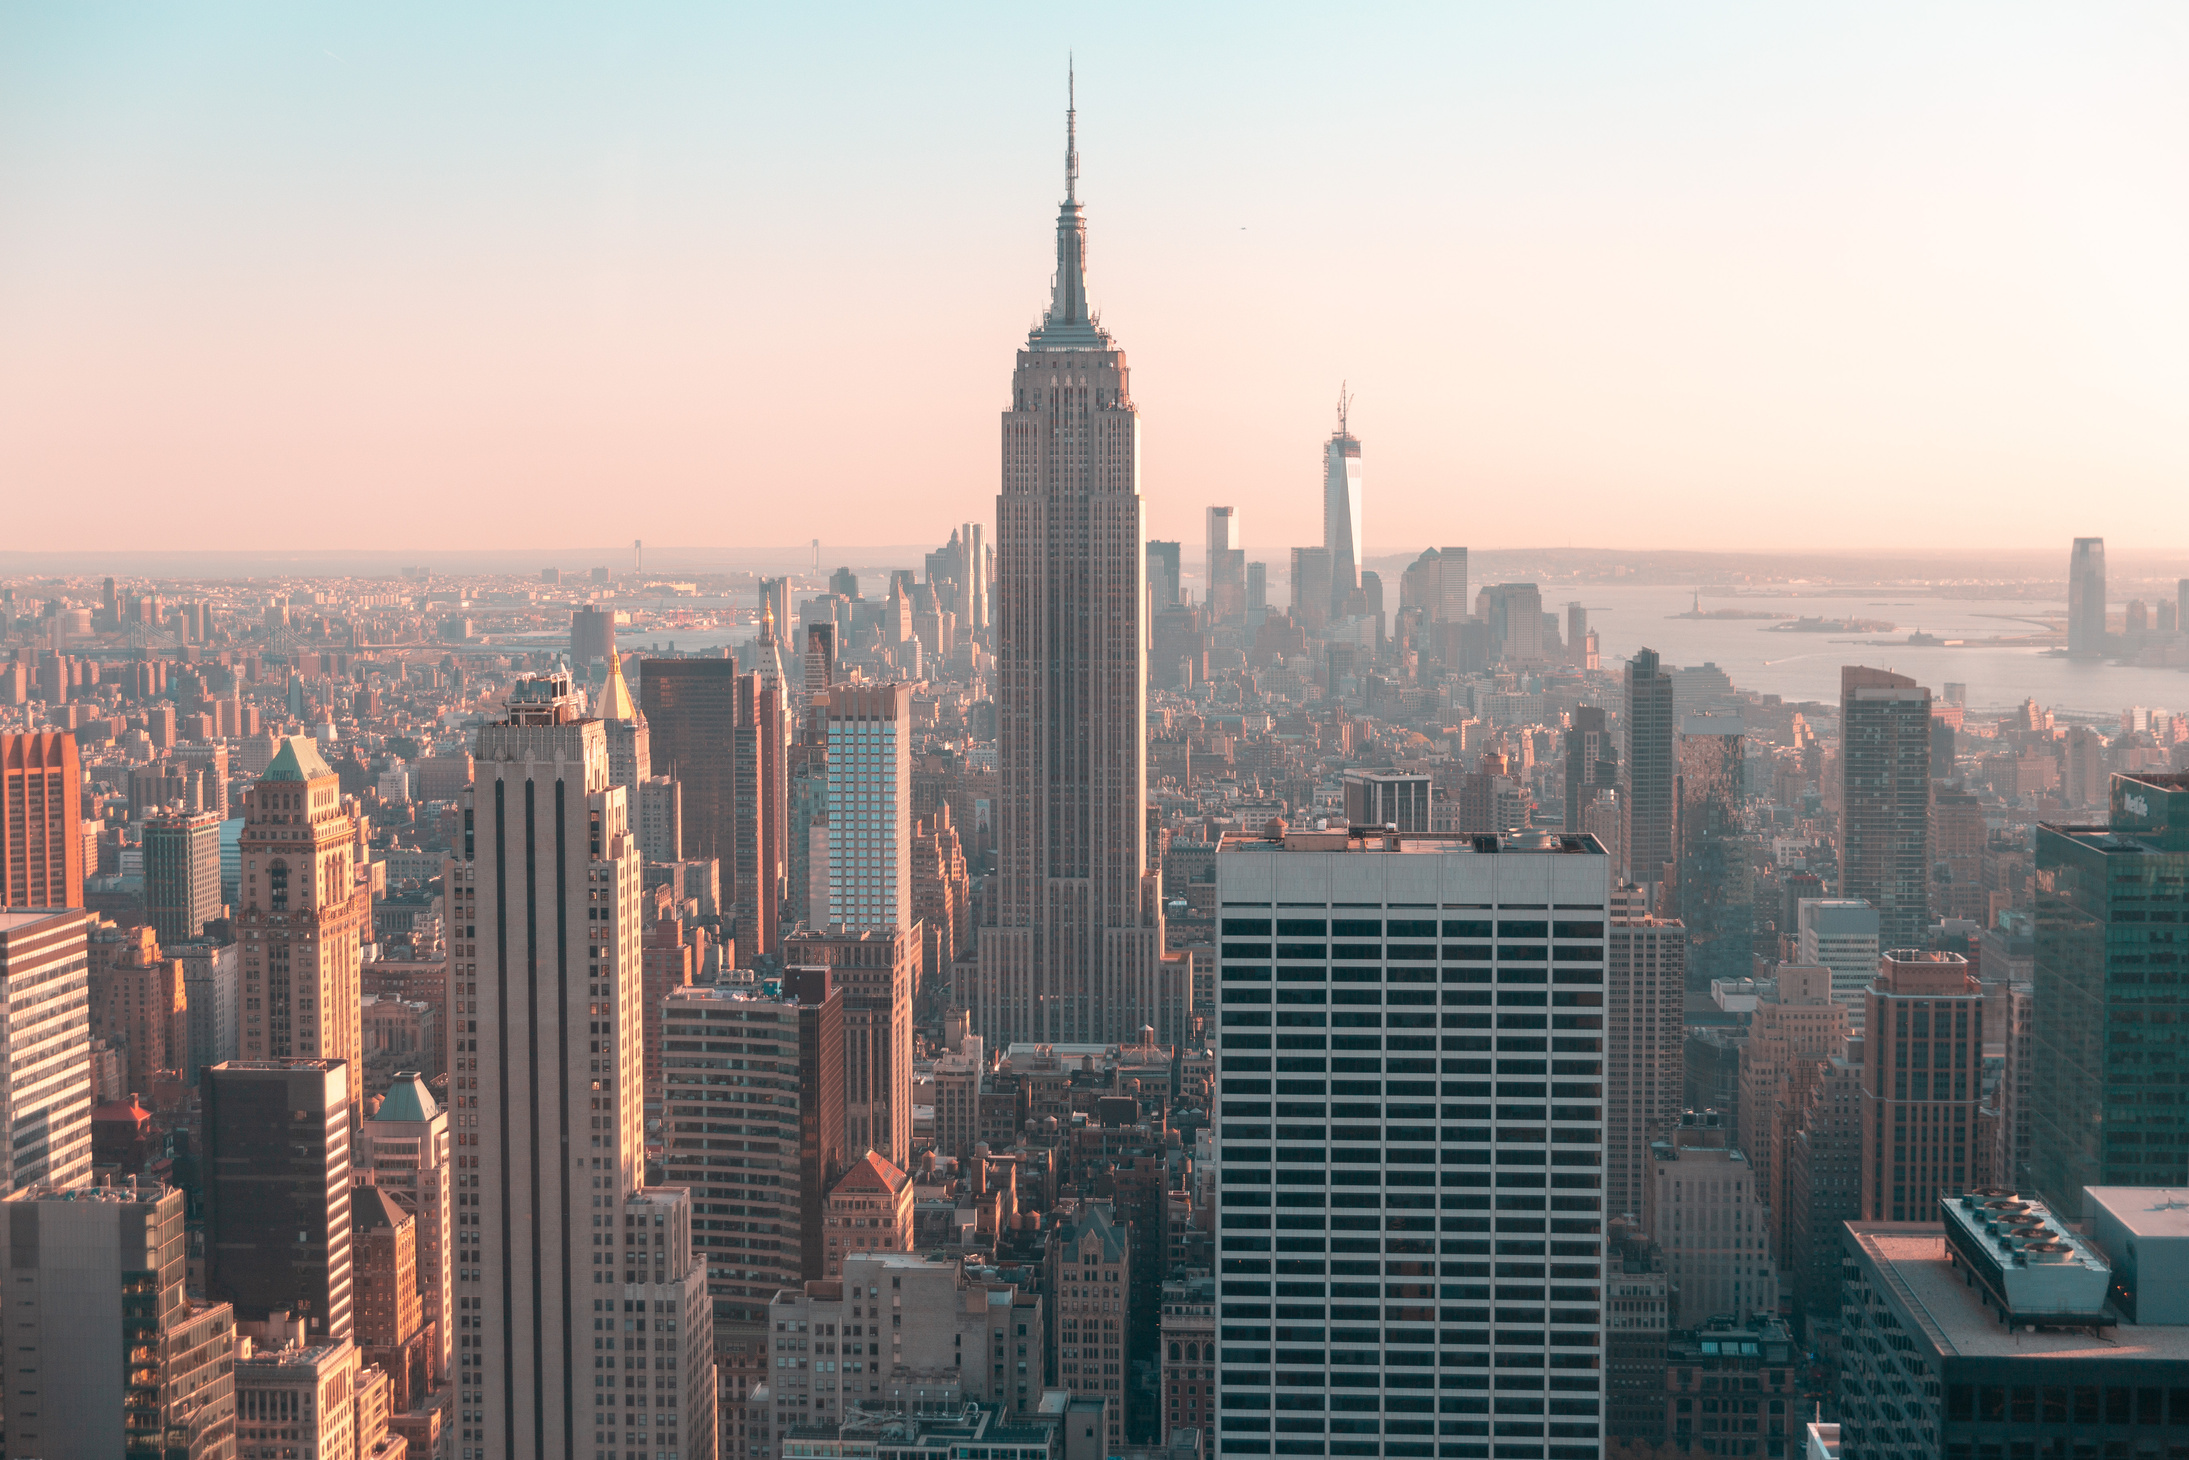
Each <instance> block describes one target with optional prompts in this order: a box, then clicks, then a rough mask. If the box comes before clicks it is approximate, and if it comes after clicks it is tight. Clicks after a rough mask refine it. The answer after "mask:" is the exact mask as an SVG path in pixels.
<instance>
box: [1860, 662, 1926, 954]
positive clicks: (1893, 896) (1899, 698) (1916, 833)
mask: <svg viewBox="0 0 2189 1460" xmlns="http://www.w3.org/2000/svg"><path fill="white" fill-rule="evenodd" d="M1839 754H1840V816H1839V895H1840V896H1841V897H1859V898H1862V899H1863V900H1865V901H1867V902H1868V903H1869V904H1870V906H1872V907H1874V908H1876V909H1877V939H1878V944H1877V945H1878V947H1879V948H1881V949H1885V950H1888V951H1889V950H1891V949H1895V948H1920V947H1922V946H1923V937H1924V931H1925V929H1926V928H1927V927H1928V926H1929V924H1930V871H1931V856H1930V846H1931V828H1930V822H1931V692H1930V691H1929V690H1927V689H1924V688H1922V687H1920V686H1919V685H1917V684H1916V682H1915V681H1914V680H1912V679H1910V678H1908V677H1907V676H1906V675H1904V674H1894V673H1892V672H1890V671H1889V670H1884V669H1865V668H1862V667H1860V666H1859V665H1853V664H1850V665H1848V666H1846V667H1845V668H1843V669H1841V670H1840V672H1839Z"/></svg>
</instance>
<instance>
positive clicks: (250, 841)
mask: <svg viewBox="0 0 2189 1460" xmlns="http://www.w3.org/2000/svg"><path fill="white" fill-rule="evenodd" d="M240 841H241V845H240V848H239V855H240V857H241V860H242V863H243V869H242V870H243V879H242V888H241V898H242V904H241V911H240V912H239V914H238V916H237V918H236V923H237V928H236V932H237V936H238V941H239V942H240V943H241V944H242V945H243V1027H242V1029H241V1030H240V1031H239V1034H238V1037H237V1040H236V1047H237V1049H238V1050H239V1051H240V1056H241V1058H243V1059H247V1060H264V1059H338V1060H341V1061H342V1062H343V1063H344V1064H346V1065H348V1066H349V1089H351V1090H353V1091H356V1090H362V1089H364V1088H365V1087H364V1069H363V1066H362V1064H361V1060H362V1058H363V1053H364V1028H363V1013H362V1010H363V997H362V992H363V991H362V988H361V985H360V978H361V973H360V969H361V967H362V965H363V962H364V956H363V946H362V945H363V939H364V933H365V929H366V928H367V927H368V926H370V920H371V916H372V891H371V888H370V886H369V885H368V884H366V883H364V882H361V881H360V880H359V879H358V876H357V861H356V848H357V818H356V816H355V815H354V814H353V813H352V812H351V811H350V809H349V808H348V807H347V806H346V805H344V804H343V800H342V784H341V781H340V780H339V779H338V778H337V777H336V775H335V773H334V771H333V769H332V768H330V767H329V766H328V764H327V763H326V761H324V760H322V759H321V758H320V755H319V749H318V747H317V746H315V745H313V744H312V742H311V741H309V740H306V739H304V738H302V737H301V736H290V737H287V738H285V739H283V740H282V742H281V743H280V745H279V747H278V748H277V749H276V750H275V753H274V758H273V761H272V762H271V763H270V764H269V765H268V766H267V767H266V771H265V773H264V774H263V775H261V776H260V777H259V779H258V784H257V785H255V786H253V787H252V788H251V789H250V790H249V791H246V792H245V793H244V797H243V833H242V836H241V839H240Z"/></svg>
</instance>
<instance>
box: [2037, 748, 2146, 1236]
mask: <svg viewBox="0 0 2189 1460" xmlns="http://www.w3.org/2000/svg"><path fill="white" fill-rule="evenodd" d="M2185 879H2189V777H2185V776H2181V775H2149V774H2138V775H2116V776H2115V777H2113V782H2112V806H2111V812H2110V816H2109V825H2108V827H2107V828H2106V829H2104V830H2094V829H2089V828H2079V827H2061V826H2049V825H2044V826H2040V827H2039V828H2038V829H2037V889H2038V891H2037V947H2036V964H2035V968H2034V970H2033V975H2032V988H2031V1001H2032V1009H2031V1020H2032V1030H2031V1042H2032V1050H2031V1054H2032V1065H2033V1068H2034V1076H2035V1083H2036V1088H2037V1090H2038V1091H2039V1092H2040V1098H2039V1099H2037V1100H2035V1101H2034V1102H2032V1103H2031V1104H2030V1106H2029V1108H2028V1111H2027V1120H2028V1122H2029V1126H2030V1153H2029V1159H2030V1164H2031V1168H2032V1170H2033V1173H2034V1175H2035V1177H2036V1189H2037V1191H2038V1192H2039V1193H2040V1194H2042V1195H2043V1197H2044V1198H2045V1200H2046V1201H2048V1202H2051V1203H2052V1204H2053V1205H2054V1206H2055V1207H2056V1208H2057V1209H2058V1210H2060V1211H2063V1212H2066V1213H2067V1214H2068V1215H2070V1216H2078V1215H2080V1214H2081V1211H2082V1189H2083V1188H2084V1187H2086V1186H2128V1185H2136V1186H2167V1185H2176V1186H2178V1185H2184V1184H2189V1126H2185V1125H2183V1124H2182V1117H2181V1116H2180V1115H2179V1114H2177V1113H2176V1111H2175V1109H2172V1108H2169V1107H2170V1106H2171V1105H2172V1102H2173V1101H2174V1100H2176V1099H2178V1098H2179V1097H2178V1096H2177V1095H2176V1094H2174V1091H2175V1090H2176V1088H2177V1087H2178V1086H2179V1085H2180V1084H2181V1083H2182V1082H2183V1080H2184V1079H2185V1078H2189V1046H2184V1045H2182V1044H2180V1043H2178V1042H2176V1041H2174V1040H2172V1039H2170V1038H2169V1037H2168V1036H2167V1034H2166V1032H2165V1030H2164V1026H2165V1025H2166V1024H2167V1023H2168V1022H2170V1021H2171V1020H2172V1019H2173V1018H2174V1017H2176V1016H2175V1015H2174V1014H2173V1013H2172V1012H2171V1011H2172V1010H2173V1009H2174V1008H2175V1007H2176V1006H2177V1005H2178V1003H2179V1001H2180V998H2181V988H2180V983H2181V979H2182V977H2183V974H2184V971H2185V969H2189V949H2184V947H2183V946H2182V944H2180V943H2179V942H2177V941H2176V934H2175V932H2174V929H2173V920H2174V919H2175V918H2176V917H2177V916H2178V915H2179V911H2178V910H2179V908H2180V906H2181V899H2182V888H2183V886H2184V885H2189V881H2185ZM2002 1032H2003V1031H2002Z"/></svg>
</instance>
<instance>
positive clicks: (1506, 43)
mask: <svg viewBox="0 0 2189 1460" xmlns="http://www.w3.org/2000/svg"><path fill="white" fill-rule="evenodd" d="M788 8H789V7H783V9H788ZM731 9H736V10H738V11H758V10H760V9H761V7H732V8H731ZM1785 9H1786V8H1784V7H1739V6H1719V5H1708V4H1704V5H1695V6H1684V7H1678V8H1677V9H1676V10H1668V9H1664V8H1652V7H1630V6H1606V7H1590V6H1555V7H1503V8H1492V7H1484V6H1475V7H1443V6H1439V7H1423V8H1419V9H1413V8H1386V9H1379V10H1377V11H1376V12H1374V14H1372V15H1370V16H1367V17H1360V16H1353V15H1349V14H1347V13H1346V12H1345V11H1344V10H1343V9H1342V8H1340V9H1332V8H1330V7H1328V6H1315V7H1300V8H1297V9H1287V8H1285V7H1269V6H1254V7H1239V8H1236V9H1232V10H1229V11H1224V12H1217V11H1201V12H1192V13H1181V12H1180V11H1179V9H1178V8H1177V7H1153V6H1151V7H1146V8H1132V7H1125V8H1121V9H1118V10H1116V11H1114V12H1112V11H1109V10H1106V11H1105V12H1104V18H1103V20H1102V23H1101V25H1100V26H1099V27H1096V26H1094V25H1092V24H1088V23H1085V22H1084V21H1083V22H1082V24H1081V27H1080V29H1082V30H1086V31H1097V30H1098V31H1099V33H1097V34H1074V33H1072V29H1071V26H1070V23H1069V21H1068V20H1067V19H1066V18H1064V17H1062V16H1050V15H1046V14H1044V15H1029V14H1027V13H1025V12H1023V10H1021V9H1018V8H996V9H994V10H983V11H979V12H971V11H968V12H965V13H964V14H963V15H962V16H961V17H960V18H956V19H950V20H944V21H937V20H934V19H933V18H931V17H925V16H922V17H918V18H913V17H910V16H908V15H902V14H898V13H896V12H894V11H888V10H875V11H852V12H839V13H836V14H832V15H820V14H809V13H805V12H803V11H801V13H798V14H752V15H747V14H736V15H731V14H726V13H724V8H718V7H697V6H694V7H690V8H688V9H686V8H679V7H676V6H667V7H659V8H655V7H648V8H647V9H646V10H645V12H644V13H643V14H631V13H626V12H624V11H621V10H610V9H606V8H602V9H600V10H598V11H594V12H588V13H586V14H582V15H570V14H560V15H555V16H548V17H543V16H542V15H540V14H538V13H536V12H535V10H534V9H532V8H529V7H526V8H518V7H510V8H507V9H502V8H497V7H492V6H488V7H483V8H472V7H465V8H464V9H463V11H462V13H460V14H452V13H445V12H444V11H443V10H441V9H437V8H430V7H424V6H419V7H402V6H395V7H387V8H381V7H374V8H371V9H369V10H368V9H356V10H345V11H334V10H319V9H315V10H313V11H311V12H310V13H302V12H294V11H282V10H266V9H257V8H254V9H249V10H243V9H236V10H227V9H223V8H221V7H219V6H209V7H206V8H204V9H199V8H197V7H192V8H190V9H188V10H187V11H185V10H171V11H160V10H151V11H136V12H115V11H108V10H94V9H90V8H86V7H51V6H49V7H11V8H9V9H7V10H6V11H4V12H0V197H5V198H6V199H7V203H6V205H5V206H4V207H0V482H5V484H6V495H5V501H6V503H7V511H6V515H5V518H4V519H0V520H4V521H5V523H6V529H5V531H4V532H0V547H4V548H8V549H20V550H36V549H57V548H80V547H82V546H84V545H86V544H87V543H106V544H111V545H113V546H115V547H134V548H154V547H169V546H171V547H212V546H224V547H243V548H250V547H265V548H283V547H300V548H302V547H331V546H338V545H345V544H354V545H359V546H371V547H391V548H392V547H403V546H409V545H418V546H422V547H445V548H467V547H488V546H497V547H521V546H531V545H542V546H546V545H558V546H560V545H575V544H582V543H589V542H598V543H601V544H603V545H606V544H612V543H619V542H622V543H627V542H628V540H629V539H630V538H632V537H634V536H641V537H644V538H646V539H647V540H648V542H649V543H650V544H651V543H659V544H661V545H663V546H664V547H666V546H669V545H671V544H687V545H700V544H707V545H735V546H746V547H752V546H763V545H775V544H791V543H802V542H804V541H805V540H806V539H808V538H811V537H814V536H819V537H821V538H823V539H824V540H826V541H830V542H846V543H881V542H916V541H921V540H927V539H933V540H936V541H940V540H941V538H942V537H944V536H946V535H947V533H948V531H949V528H950V526H951V525H952V524H954V523H956V522H958V521H960V520H962V519H966V518H978V519H982V520H988V519H990V518H992V515H993V506H994V502H993V499H994V492H995V481H996V458H997V447H996V439H997V412H998V411H999V410H1000V409H1001V408H1002V406H1003V404H1004V397H1005V390H1006V387H1007V384H1008V381H1009V375H1010V368H1011V356H1012V351H1013V350H1014V348H1015V347H1016V346H1017V344H1018V343H1019V342H1020V341H1021V340H1022V338H1023V335H1024V331H1025V329H1026V327H1027V325H1028V324H1029V323H1031V322H1032V320H1033V318H1034V316H1035V314H1036V313H1037V311H1038V310H1039V308H1040V306H1041V304H1042V302H1043V300H1044V298H1045V297H1046V291H1047V285H1048V278H1049V272H1050V263H1051V253H1050V250H1051V237H1052V233H1051V230H1052V220H1053V218H1054V214H1055V204H1056V199H1057V196H1058V194H1059V191H1060V187H1061V180H1060V176H1059V174H1060V170H1061V156H1060V154H1061V151H1062V138H1061V130H1062V116H1061V110H1062V89H1063V88H1062V81H1063V74H1062V73H1063V59H1064V53H1065V51H1066V49H1067V47H1074V46H1076V48H1077V51H1078V58H1079V75H1080V91H1079V96H1080V105H1081V113H1080V121H1081V145H1082V151H1083V154H1084V159H1085V161H1084V169H1083V185H1082V195H1083V197H1084V198H1085V199H1086V200H1087V203H1088V210H1089V217H1090V220H1091V224H1090V226H1091V234H1092V246H1091V259H1092V269H1091V274H1092V293H1093V296H1094V298H1095V300H1096V301H1097V303H1098V304H1099V305H1100V306H1101V307H1102V309H1103V312H1104V318H1105V322H1106V323H1107V324H1108V325H1109V326H1110V327H1111V328H1112V329H1113V330H1114V331H1115V333H1116V335H1117V337H1118V339H1119V341H1120V343H1121V344H1122V345H1123V346H1124V347H1125V349H1126V350H1127V351H1128V352H1129V356H1130V359H1131V362H1132V365H1133V393H1134V397H1135V399H1136V401H1137V403H1138V404H1139V407H1140V410H1141V415H1142V421H1143V427H1144V450H1143V458H1142V467H1143V487H1144V490H1145V493H1146V496H1147V500H1148V517H1149V532H1150V535H1151V536H1160V537H1178V538H1182V539H1184V540H1185V541H1186V542H1187V543H1188V544H1189V545H1191V546H1190V547H1189V555H1191V554H1192V552H1195V551H1197V545H1198V542H1199V537H1200V520H1201V509H1202V508H1203V506H1205V505H1206V504H1208V503H1210V502H1230V503H1233V504H1235V505H1237V506H1238V507H1239V508H1240V509H1241V512H1242V516H1243V521H1244V524H1245V538H1246V542H1247V544H1248V546H1249V548H1250V550H1251V552H1252V555H1253V556H1257V557H1268V558H1270V559H1271V560H1272V561H1279V560H1281V555H1282V552H1283V549H1284V547H1286V546H1288V545H1290V544H1293V543H1301V542H1312V541H1316V540H1318V539H1319V532H1320V516H1319V504H1318V500H1317V496H1316V486H1317V468H1318V456H1319V444H1320V442H1321V439H1322V438H1323V436H1324V435H1325V434H1326V433H1327V432H1328V430H1329V426H1330V421H1331V407H1332V403H1333V401H1334V398H1335V397H1336V395H1337V390H1338V384H1339V382H1340V380H1341V379H1348V380H1350V381H1351V383H1352V388H1353V390H1354V391H1355V393H1356V395H1357V397H1358V401H1357V405H1356V407H1355V413H1354V423H1355V427H1356V430H1357V431H1358V433H1359V434H1360V435H1361V436H1362V437H1363V439H1364V441H1365V443H1366V453H1365V454H1366V465H1367V482H1368V491H1367V511H1366V514H1365V515H1366V526H1365V533H1364V536H1365V539H1366V548H1367V551H1368V552H1369V554H1370V555H1372V556H1382V555H1384V554H1387V553H1392V552H1400V551H1410V550H1413V549H1415V548H1418V547H1419V546H1422V545H1426V544H1428V543H1432V542H1467V543H1471V544H1475V545H1479V546H1484V547H1490V546H1503V545H1529V544H1548V545H1560V544H1573V545H1577V546H1582V545H1593V546H1633V547H1636V548H1657V547H1685V548H1723V549H1739V548H1744V547H1754V548H1786V547H1800V546H1832V547H1849V546H1860V545H1864V544H1868V543H1887V544H1891V545H1894V546H1903V547H1915V546H1926V545H1931V546H1945V545H1959V546H1963V547H2052V546H2057V547H2058V548H2059V550H2060V551H2061V552H2062V553H2063V554H2064V553H2065V551H2066V544H2067V540H2068V539H2069V538H2070V537H2071V536H2075V535H2081V534H2102V535H2104V536H2106V537H2107V538H2109V539H2110V540H2112V541H2113V542H2116V543H2119V544H2120V545H2121V546H2122V547H2123V548H2124V549H2125V548H2127V547H2129V546H2131V545H2141V546H2172V545H2189V493H2185V492H2184V491H2183V486H2184V482H2185V475H2189V346H2185V342H2189V274H2185V269H2184V265H2183V260H2184V259H2185V258H2189V169H2185V168H2184V166H2183V160H2184V159H2183V153H2184V144H2185V141H2189V12H2183V11H2181V10H2180V9H2179V8H2178V7H2172V8H2170V7H2151V8H2129V7H2117V6H2080V7H2072V8H2069V7H2053V8H2048V9H2034V8H2026V7H2000V6H1981V7H1974V6H1972V7H1951V8H1941V7H1921V8H1917V9H1915V10H1913V11H1912V12H1911V10H1910V8H1909V7H1905V6H1873V7H1863V6H1856V7H1852V8H1843V7H1831V8H1830V11H1829V13H1824V12H1823V11H1821V10H1819V11H1816V12H1812V13H1808V14H1790V13H1785Z"/></svg>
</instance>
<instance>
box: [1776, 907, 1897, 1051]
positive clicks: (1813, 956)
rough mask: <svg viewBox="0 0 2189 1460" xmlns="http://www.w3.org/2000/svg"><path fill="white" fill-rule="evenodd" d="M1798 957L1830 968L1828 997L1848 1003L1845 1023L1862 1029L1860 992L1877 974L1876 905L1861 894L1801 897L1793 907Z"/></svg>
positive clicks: (1855, 1029) (1858, 1030)
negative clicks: (1829, 995)
mask: <svg viewBox="0 0 2189 1460" xmlns="http://www.w3.org/2000/svg"><path fill="white" fill-rule="evenodd" d="M1794 916H1795V927H1796V930H1797V934H1798V937H1797V943H1798V946H1799V948H1800V950H1801V954H1800V957H1799V958H1798V959H1797V960H1796V961H1797V962H1800V963H1807V964H1822V965H1824V967H1826V968H1829V969H1830V970H1832V1002H1833V1003H1835V1004H1843V1005H1845V1006H1846V1009H1847V1027H1848V1028H1849V1029H1851V1030H1853V1031H1854V1032H1855V1033H1857V1034H1860V1033H1861V1032H1862V1023H1863V1018H1864V1013H1865V1004H1864V1000H1863V994H1864V992H1865V991H1866V990H1867V989H1868V988H1869V987H1870V984H1871V983H1872V982H1873V981H1874V980H1875V979H1876V978H1877V960H1878V957H1879V956H1880V954H1881V953H1882V952H1883V950H1882V949H1881V948H1880V947H1879V946H1878V941H1879V938H1878V916H1877V909H1876V908H1874V907H1872V906H1870V904H1869V903H1868V902H1866V901H1864V900H1863V899H1861V898H1859V897H1805V898H1803V899H1801V904H1800V906H1799V907H1798V908H1796V910H1795V914H1794Z"/></svg>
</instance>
